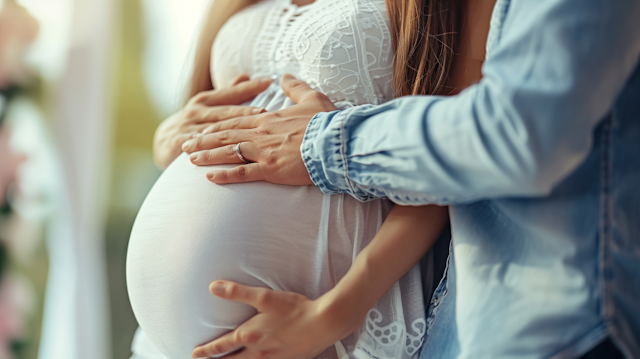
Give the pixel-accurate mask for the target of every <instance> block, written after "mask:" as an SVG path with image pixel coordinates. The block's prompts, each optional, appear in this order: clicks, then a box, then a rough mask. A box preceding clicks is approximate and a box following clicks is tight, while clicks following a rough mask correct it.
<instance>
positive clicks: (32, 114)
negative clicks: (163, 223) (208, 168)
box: [0, 0, 206, 359]
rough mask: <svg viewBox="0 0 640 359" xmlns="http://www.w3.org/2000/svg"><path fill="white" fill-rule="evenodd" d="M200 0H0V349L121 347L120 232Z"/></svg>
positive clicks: (35, 354) (99, 351)
mask: <svg viewBox="0 0 640 359" xmlns="http://www.w3.org/2000/svg"><path fill="white" fill-rule="evenodd" d="M205 6H206V0H0V207H2V208H1V210H0V359H9V358H21V359H35V358H39V359H62V358H64V359H80V358H86V357H92V358H96V359H111V358H113V359H123V358H128V357H129V356H130V350H129V348H130V344H131V340H132V338H133V333H134V331H135V329H136V327H137V324H136V322H135V318H134V317H133V314H132V312H131V308H130V306H129V300H128V297H127V292H126V283H125V256H126V249H127V242H128V239H129V232H130V230H131V226H132V224H133V221H134V219H135V216H136V213H137V211H138V208H139V207H140V205H141V204H142V201H143V200H144V198H145V196H146V193H147V192H148V190H149V189H150V188H151V186H152V185H153V183H154V181H155V180H156V178H157V177H158V175H159V174H160V171H159V170H158V169H157V168H156V166H155V165H154V164H153V161H152V155H151V143H152V138H153V133H154V131H155V128H156V126H157V125H158V124H159V122H160V121H161V120H162V119H163V118H165V117H166V116H167V115H169V114H171V113H172V112H173V111H175V110H176V109H177V106H178V102H179V101H178V100H179V98H180V95H181V90H182V82H181V80H182V79H183V78H184V77H185V76H184V74H185V73H187V71H188V68H187V66H185V62H186V61H185V60H186V59H187V58H188V57H189V54H190V51H191V48H192V43H193V36H194V32H195V31H196V29H197V27H198V22H199V19H200V16H201V15H202V13H203V12H204V8H205Z"/></svg>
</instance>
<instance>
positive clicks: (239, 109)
mask: <svg viewBox="0 0 640 359" xmlns="http://www.w3.org/2000/svg"><path fill="white" fill-rule="evenodd" d="M263 112H267V110H265V109H264V108H262V107H253V106H215V107H209V108H207V109H206V110H204V111H202V113H201V117H200V118H199V119H198V122H199V123H204V122H218V121H223V120H228V119H232V118H236V117H242V116H251V115H257V114H260V113H263Z"/></svg>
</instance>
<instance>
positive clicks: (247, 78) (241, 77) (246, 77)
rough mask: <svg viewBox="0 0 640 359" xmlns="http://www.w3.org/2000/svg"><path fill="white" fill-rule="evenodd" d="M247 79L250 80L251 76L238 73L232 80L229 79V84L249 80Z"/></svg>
mask: <svg viewBox="0 0 640 359" xmlns="http://www.w3.org/2000/svg"><path fill="white" fill-rule="evenodd" d="M249 80H251V77H249V75H247V74H242V75H239V76H238V77H236V78H235V79H233V81H231V85H232V86H233V85H237V84H239V83H241V82H245V81H249Z"/></svg>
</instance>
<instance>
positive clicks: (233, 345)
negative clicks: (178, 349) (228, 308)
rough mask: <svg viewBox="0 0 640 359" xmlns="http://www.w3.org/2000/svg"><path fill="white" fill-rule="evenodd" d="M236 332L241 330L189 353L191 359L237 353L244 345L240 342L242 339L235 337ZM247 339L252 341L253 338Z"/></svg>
mask: <svg viewBox="0 0 640 359" xmlns="http://www.w3.org/2000/svg"><path fill="white" fill-rule="evenodd" d="M238 330H241V329H240V328H238V329H237V330H236V331H233V332H231V333H227V334H225V335H223V336H221V337H220V338H218V339H216V340H214V341H212V342H209V343H207V344H204V345H200V346H198V347H196V348H195V349H194V350H193V352H192V353H191V357H192V358H208V357H211V356H215V355H220V354H225V353H230V352H234V351H237V350H238V349H239V348H241V347H243V346H244V344H245V343H242V342H241V340H242V339H245V338H244V337H242V338H241V337H240V336H239V335H237V332H238ZM248 339H253V338H248ZM228 357H230V356H226V355H225V358H228Z"/></svg>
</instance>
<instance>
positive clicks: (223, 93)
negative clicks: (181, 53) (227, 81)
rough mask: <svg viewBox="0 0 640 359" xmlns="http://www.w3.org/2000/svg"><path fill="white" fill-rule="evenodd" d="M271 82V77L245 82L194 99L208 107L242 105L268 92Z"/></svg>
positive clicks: (199, 95)
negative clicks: (261, 93)
mask: <svg viewBox="0 0 640 359" xmlns="http://www.w3.org/2000/svg"><path fill="white" fill-rule="evenodd" d="M271 82H273V79H272V78H270V77H262V78H257V79H253V80H250V81H244V82H240V83H238V84H236V85H233V86H231V87H227V88H223V89H219V90H212V91H206V92H201V93H199V94H198V95H196V96H195V97H194V101H195V102H196V103H200V104H203V105H206V106H223V105H242V104H243V103H245V102H248V101H251V100H253V98H254V97H256V96H258V94H259V93H260V92H262V91H264V90H266V89H267V88H268V87H269V85H271Z"/></svg>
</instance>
